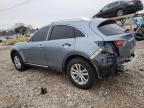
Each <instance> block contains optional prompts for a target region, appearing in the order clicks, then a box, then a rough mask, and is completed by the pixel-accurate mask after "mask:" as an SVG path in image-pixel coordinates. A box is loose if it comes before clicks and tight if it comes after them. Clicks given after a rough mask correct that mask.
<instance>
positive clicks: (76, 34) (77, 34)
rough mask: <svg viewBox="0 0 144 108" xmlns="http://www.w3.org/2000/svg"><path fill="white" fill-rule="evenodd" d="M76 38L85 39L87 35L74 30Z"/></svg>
mask: <svg viewBox="0 0 144 108" xmlns="http://www.w3.org/2000/svg"><path fill="white" fill-rule="evenodd" d="M74 33H75V37H85V35H84V34H83V33H82V32H81V31H80V30H78V29H76V28H74Z"/></svg>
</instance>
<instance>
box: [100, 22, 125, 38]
mask: <svg viewBox="0 0 144 108" xmlns="http://www.w3.org/2000/svg"><path fill="white" fill-rule="evenodd" d="M98 29H99V31H100V32H101V33H103V34H104V35H106V36H111V35H118V34H124V33H126V32H125V31H126V29H124V28H122V27H121V26H119V25H118V24H116V22H115V21H106V22H103V23H102V24H100V25H99V26H98Z"/></svg>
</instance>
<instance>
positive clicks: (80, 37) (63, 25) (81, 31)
mask: <svg viewBox="0 0 144 108" xmlns="http://www.w3.org/2000/svg"><path fill="white" fill-rule="evenodd" d="M61 25H63V26H69V27H73V28H75V29H77V30H79V31H80V32H82V33H83V34H84V35H85V37H86V38H87V37H88V35H87V34H86V33H85V32H84V31H83V30H81V29H80V28H78V27H76V26H74V25H71V24H53V25H52V26H51V27H54V26H61ZM75 38H83V37H75Z"/></svg>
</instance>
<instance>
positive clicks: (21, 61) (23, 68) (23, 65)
mask: <svg viewBox="0 0 144 108" xmlns="http://www.w3.org/2000/svg"><path fill="white" fill-rule="evenodd" d="M15 56H17V57H19V59H20V63H21V68H20V69H19V68H17V67H16V65H15V63H14V58H15ZM12 61H13V64H14V66H15V68H16V69H17V70H19V71H24V70H25V69H26V68H25V64H24V62H23V59H22V57H21V56H20V54H18V53H14V54H13V55H12Z"/></svg>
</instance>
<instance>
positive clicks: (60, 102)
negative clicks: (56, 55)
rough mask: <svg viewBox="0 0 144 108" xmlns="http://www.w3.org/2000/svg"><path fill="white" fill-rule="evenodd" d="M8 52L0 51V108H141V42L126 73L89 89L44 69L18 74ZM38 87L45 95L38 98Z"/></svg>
mask: <svg viewBox="0 0 144 108" xmlns="http://www.w3.org/2000/svg"><path fill="white" fill-rule="evenodd" d="M9 52H10V49H9V48H3V49H0V108H144V42H138V43H137V48H136V57H135V58H134V60H133V61H132V62H130V63H128V64H127V66H128V71H126V72H124V73H120V74H119V75H117V76H112V77H109V78H107V79H103V80H100V81H98V82H97V83H96V85H95V86H94V87H93V88H92V89H90V90H81V89H78V88H76V87H74V86H73V85H72V84H71V83H70V81H69V80H68V79H67V77H66V75H65V74H56V73H54V72H52V71H48V70H47V69H40V68H30V69H28V70H27V71H25V72H19V71H17V70H16V69H15V68H14V66H13V64H12V63H11V60H10V56H9ZM41 87H44V88H46V89H47V94H46V95H40V92H41Z"/></svg>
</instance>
